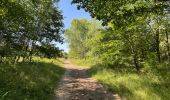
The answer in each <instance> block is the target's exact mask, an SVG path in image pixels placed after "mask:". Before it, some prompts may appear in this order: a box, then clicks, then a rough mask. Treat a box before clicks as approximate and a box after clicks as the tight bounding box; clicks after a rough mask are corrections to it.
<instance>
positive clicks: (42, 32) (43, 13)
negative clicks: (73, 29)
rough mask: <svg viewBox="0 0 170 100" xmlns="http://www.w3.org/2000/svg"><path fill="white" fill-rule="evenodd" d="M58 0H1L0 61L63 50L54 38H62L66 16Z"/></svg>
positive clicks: (48, 55) (30, 57) (49, 55)
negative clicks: (59, 7) (56, 44)
mask: <svg viewBox="0 0 170 100" xmlns="http://www.w3.org/2000/svg"><path fill="white" fill-rule="evenodd" d="M57 2H58V0H26V1H25V0H1V2H0V23H1V24H0V62H6V61H8V62H9V61H10V62H18V60H19V59H20V58H21V57H22V58H23V61H31V59H32V56H33V55H38V56H43V57H44V56H45V57H48V58H52V57H56V56H59V55H60V54H61V51H60V50H59V48H56V46H55V45H54V42H59V43H62V42H63V37H62V36H61V34H62V31H63V22H62V19H63V16H62V14H61V12H60V11H59V10H58V8H57V6H56V4H57ZM49 52H50V53H49Z"/></svg>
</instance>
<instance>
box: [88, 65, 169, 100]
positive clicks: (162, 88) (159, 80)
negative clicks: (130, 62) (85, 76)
mask: <svg viewBox="0 0 170 100" xmlns="http://www.w3.org/2000/svg"><path fill="white" fill-rule="evenodd" d="M164 67H165V66H164ZM89 74H90V75H92V77H93V78H95V79H97V80H98V81H99V82H100V83H102V84H103V85H104V86H106V87H108V89H109V90H111V91H112V92H114V93H118V94H119V95H120V96H121V97H122V98H126V99H127V100H170V72H169V71H168V68H167V69H166V68H164V69H161V68H160V69H157V71H150V72H148V73H143V74H141V75H138V74H136V73H134V72H125V71H124V72H122V71H115V70H113V69H111V68H105V67H103V66H101V65H96V66H94V67H92V68H91V69H90V70H89Z"/></svg>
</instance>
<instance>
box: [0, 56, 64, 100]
mask: <svg viewBox="0 0 170 100" xmlns="http://www.w3.org/2000/svg"><path fill="white" fill-rule="evenodd" d="M34 60H35V61H34V62H32V63H19V64H16V65H12V64H0V100H52V99H53V96H54V89H55V88H56V85H57V82H58V81H59V79H60V78H61V77H62V75H63V73H64V68H63V67H62V65H63V62H62V60H61V59H60V60H59V59H58V60H54V59H45V58H43V59H41V58H38V57H34Z"/></svg>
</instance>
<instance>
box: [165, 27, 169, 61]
mask: <svg viewBox="0 0 170 100" xmlns="http://www.w3.org/2000/svg"><path fill="white" fill-rule="evenodd" d="M166 46H167V58H168V62H170V47H169V37H168V31H167V30H166Z"/></svg>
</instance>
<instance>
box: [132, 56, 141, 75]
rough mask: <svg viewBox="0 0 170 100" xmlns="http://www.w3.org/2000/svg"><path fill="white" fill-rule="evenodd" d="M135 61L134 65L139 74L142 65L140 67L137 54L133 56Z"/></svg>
mask: <svg viewBox="0 0 170 100" xmlns="http://www.w3.org/2000/svg"><path fill="white" fill-rule="evenodd" d="M133 61H134V65H135V68H136V70H137V72H139V71H140V65H139V60H138V56H137V54H134V55H133Z"/></svg>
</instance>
